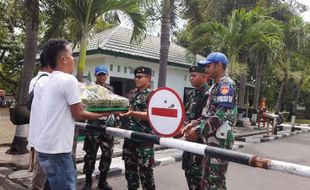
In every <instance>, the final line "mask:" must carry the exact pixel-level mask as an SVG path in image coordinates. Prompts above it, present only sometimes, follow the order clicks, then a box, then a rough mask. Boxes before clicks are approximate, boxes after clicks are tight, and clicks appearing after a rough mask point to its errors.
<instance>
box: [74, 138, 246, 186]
mask: <svg viewBox="0 0 310 190" xmlns="http://www.w3.org/2000/svg"><path fill="white" fill-rule="evenodd" d="M244 146H245V145H244V144H243V143H240V142H238V143H236V144H234V146H233V150H237V149H240V148H243V147H244ZM166 149H169V150H172V151H173V150H176V151H178V152H180V153H177V154H175V155H173V156H166V157H163V158H156V155H155V166H154V167H157V166H164V165H168V164H171V163H175V162H180V161H182V153H183V151H180V150H177V149H170V148H166ZM161 150H165V149H161ZM155 154H156V152H155ZM99 174H100V172H99V171H98V170H96V171H95V172H94V173H93V177H95V178H99ZM124 174H125V168H124V167H119V166H117V167H111V168H110V171H109V173H108V176H109V177H116V176H121V175H124ZM84 179H85V175H83V174H81V175H78V180H84Z"/></svg>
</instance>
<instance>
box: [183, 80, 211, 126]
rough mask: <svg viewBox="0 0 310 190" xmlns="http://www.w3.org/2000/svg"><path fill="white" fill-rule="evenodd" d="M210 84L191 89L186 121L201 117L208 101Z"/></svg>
mask: <svg viewBox="0 0 310 190" xmlns="http://www.w3.org/2000/svg"><path fill="white" fill-rule="evenodd" d="M207 90H208V85H207V84H205V85H203V86H202V87H201V88H200V89H193V90H191V91H190V93H189V95H188V98H187V99H186V101H185V103H184V105H185V116H186V121H190V120H195V119H198V118H200V117H201V113H202V109H203V108H204V106H205V104H206V101H207V98H208V96H207Z"/></svg>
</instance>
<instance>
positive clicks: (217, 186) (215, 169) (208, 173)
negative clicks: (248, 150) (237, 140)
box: [200, 131, 234, 190]
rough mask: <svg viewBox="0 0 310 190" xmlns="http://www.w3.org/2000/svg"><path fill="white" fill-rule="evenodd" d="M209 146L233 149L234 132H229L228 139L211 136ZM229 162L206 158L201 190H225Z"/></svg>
mask: <svg viewBox="0 0 310 190" xmlns="http://www.w3.org/2000/svg"><path fill="white" fill-rule="evenodd" d="M207 141H208V145H210V146H214V147H219V148H224V149H232V145H233V141H234V137H233V133H232V131H229V132H228V135H227V139H219V138H217V137H215V135H214V136H211V137H209V138H208V140H207ZM227 168H228V161H226V160H223V159H217V158H212V157H208V156H206V157H205V158H204V160H203V178H202V181H201V184H200V189H201V190H225V189H227V187H226V172H227Z"/></svg>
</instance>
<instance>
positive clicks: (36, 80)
mask: <svg viewBox="0 0 310 190" xmlns="http://www.w3.org/2000/svg"><path fill="white" fill-rule="evenodd" d="M44 76H48V74H45V73H44V74H42V75H40V76H39V78H38V79H37V80H36V82H35V83H34V85H33V88H32V90H31V91H33V90H34V87H35V86H36V84H37V82H38V80H39V79H40V78H41V77H44Z"/></svg>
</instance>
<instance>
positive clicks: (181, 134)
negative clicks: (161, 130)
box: [173, 129, 183, 139]
mask: <svg viewBox="0 0 310 190" xmlns="http://www.w3.org/2000/svg"><path fill="white" fill-rule="evenodd" d="M181 137H183V133H182V129H181V130H180V132H179V133H178V134H176V135H175V136H174V137H173V138H175V139H179V138H181Z"/></svg>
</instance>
